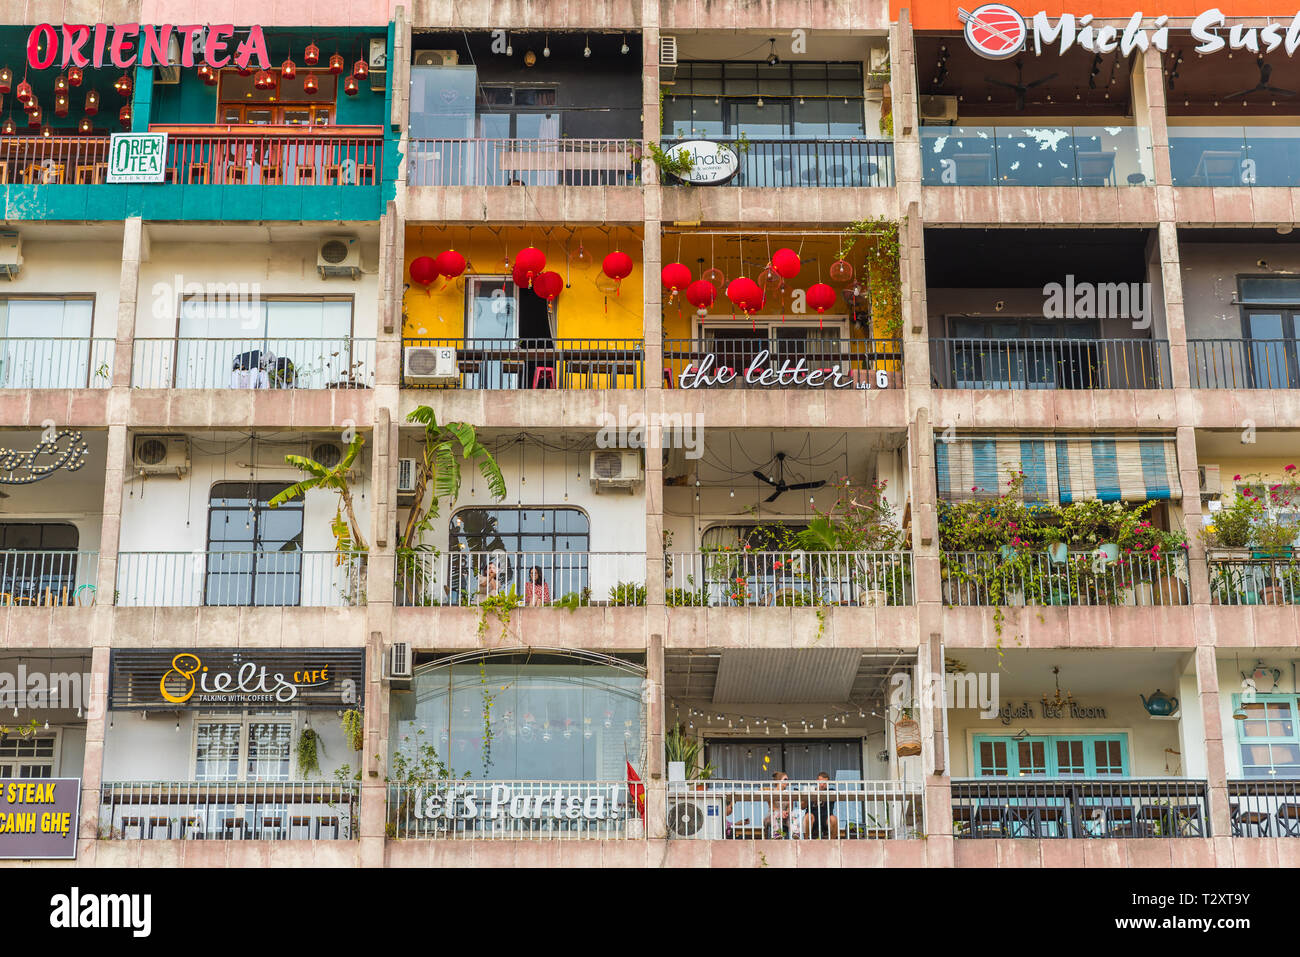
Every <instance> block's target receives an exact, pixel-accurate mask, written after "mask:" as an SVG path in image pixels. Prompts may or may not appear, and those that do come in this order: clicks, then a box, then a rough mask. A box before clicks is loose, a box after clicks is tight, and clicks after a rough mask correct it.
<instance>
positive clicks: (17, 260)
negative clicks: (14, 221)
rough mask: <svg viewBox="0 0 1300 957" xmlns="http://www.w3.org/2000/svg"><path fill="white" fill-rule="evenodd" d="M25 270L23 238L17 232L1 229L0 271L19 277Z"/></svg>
mask: <svg viewBox="0 0 1300 957" xmlns="http://www.w3.org/2000/svg"><path fill="white" fill-rule="evenodd" d="M22 270H23V240H22V237H21V236H19V235H18V234H17V233H16V232H12V231H8V230H5V231H0V272H2V273H4V277H5V278H6V279H17V278H18V274H19V273H20V272H22Z"/></svg>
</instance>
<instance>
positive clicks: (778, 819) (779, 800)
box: [767, 771, 795, 837]
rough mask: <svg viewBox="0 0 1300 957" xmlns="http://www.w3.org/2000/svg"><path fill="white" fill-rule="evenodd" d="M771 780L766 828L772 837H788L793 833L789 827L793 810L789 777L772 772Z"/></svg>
mask: <svg viewBox="0 0 1300 957" xmlns="http://www.w3.org/2000/svg"><path fill="white" fill-rule="evenodd" d="M772 780H773V781H774V782H775V784H774V785H773V790H774V793H773V794H772V816H771V817H770V818H768V822H767V826H768V830H769V831H770V832H771V835H772V837H790V836H791V834H793V833H794V830H793V829H792V827H791V824H792V817H793V814H794V810H795V804H794V795H793V794H791V793H790V775H788V774H786V773H785V772H784V771H773V772H772Z"/></svg>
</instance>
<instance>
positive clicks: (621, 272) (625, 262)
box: [600, 249, 632, 294]
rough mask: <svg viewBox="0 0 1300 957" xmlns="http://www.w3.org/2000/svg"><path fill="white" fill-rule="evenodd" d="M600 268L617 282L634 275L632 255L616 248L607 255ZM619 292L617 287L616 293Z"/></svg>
mask: <svg viewBox="0 0 1300 957" xmlns="http://www.w3.org/2000/svg"><path fill="white" fill-rule="evenodd" d="M600 268H601V271H602V272H603V273H604V274H605V275H606V276H608V277H609V278H610V279H612V280H614V281H615V282H616V283H622V282H623V280H624V279H626V278H627V277H628V276H630V275H632V257H631V256H629V255H628V254H627V253H625V252H620V251H619V250H617V249H616V250H614V251H613V252H612V253H610V254H609V255H608V256H606V257H605V261H604V262H603V263H601V267H600ZM617 293H618V290H617V289H615V294H617Z"/></svg>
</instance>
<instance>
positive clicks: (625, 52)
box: [618, 33, 632, 56]
mask: <svg viewBox="0 0 1300 957" xmlns="http://www.w3.org/2000/svg"><path fill="white" fill-rule="evenodd" d="M631 49H632V48H631V47H630V46H628V45H627V34H626V33H625V34H623V45H622V46H621V47H619V50H618V52H619V53H621V54H623V56H627V55H628V52H629V51H630V50H631Z"/></svg>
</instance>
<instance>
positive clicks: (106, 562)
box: [95, 425, 131, 605]
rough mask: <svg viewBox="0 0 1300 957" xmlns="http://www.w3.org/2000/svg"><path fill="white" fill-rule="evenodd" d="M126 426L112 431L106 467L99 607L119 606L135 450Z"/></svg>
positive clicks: (97, 585) (97, 578)
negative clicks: (125, 506) (125, 507)
mask: <svg viewBox="0 0 1300 957" xmlns="http://www.w3.org/2000/svg"><path fill="white" fill-rule="evenodd" d="M129 438H130V436H128V435H127V431H126V426H125V425H110V426H109V427H108V452H107V456H106V459H105V466H104V504H103V511H102V514H101V515H100V524H99V569H98V572H97V573H96V575H95V603H96V604H97V605H113V604H116V600H115V597H114V592H115V590H116V589H117V551H118V546H119V544H120V542H121V537H122V493H123V487H124V485H125V481H126V476H127V464H128V463H129V462H130V454H131V449H130V447H129Z"/></svg>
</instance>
